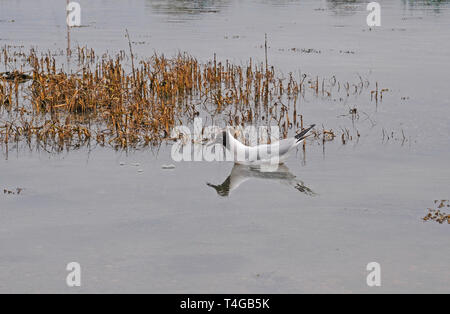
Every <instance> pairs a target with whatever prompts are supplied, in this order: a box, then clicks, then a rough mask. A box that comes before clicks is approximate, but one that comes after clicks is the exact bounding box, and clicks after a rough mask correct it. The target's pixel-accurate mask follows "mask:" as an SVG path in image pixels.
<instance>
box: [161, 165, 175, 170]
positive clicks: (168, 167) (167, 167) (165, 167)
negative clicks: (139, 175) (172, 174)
mask: <svg viewBox="0 0 450 314" xmlns="http://www.w3.org/2000/svg"><path fill="white" fill-rule="evenodd" d="M162 168H163V169H175V165H163V166H162Z"/></svg>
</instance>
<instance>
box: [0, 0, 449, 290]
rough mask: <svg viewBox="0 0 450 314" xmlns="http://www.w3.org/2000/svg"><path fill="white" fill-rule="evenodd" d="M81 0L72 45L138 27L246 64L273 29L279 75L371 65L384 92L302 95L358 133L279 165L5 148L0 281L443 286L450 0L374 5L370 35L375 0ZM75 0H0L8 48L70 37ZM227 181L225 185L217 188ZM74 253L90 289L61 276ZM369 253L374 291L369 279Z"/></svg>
mask: <svg viewBox="0 0 450 314" xmlns="http://www.w3.org/2000/svg"><path fill="white" fill-rule="evenodd" d="M79 2H80V4H81V7H82V24H83V27H81V28H76V29H73V30H72V33H71V39H72V46H76V45H78V44H79V45H88V46H89V47H92V48H94V49H95V50H97V52H107V51H108V52H110V53H115V52H118V51H119V50H121V49H124V50H125V49H127V45H128V43H127V41H126V38H125V36H124V34H125V29H128V31H129V33H130V35H131V37H132V40H133V42H134V44H133V49H134V50H135V51H136V53H137V54H138V55H139V56H141V57H145V56H150V55H151V54H153V53H154V52H158V53H165V54H167V55H174V54H176V53H177V52H178V51H187V52H189V53H190V54H192V55H194V56H196V57H198V58H199V59H200V60H202V61H207V60H209V59H211V58H212V56H213V55H214V53H216V54H217V57H218V58H219V59H222V60H225V59H228V60H231V61H233V62H235V63H238V64H245V63H246V62H247V60H248V59H249V58H250V57H252V58H253V59H254V60H257V61H263V60H264V49H262V48H261V45H264V34H265V33H267V34H268V38H269V61H270V63H271V64H272V65H274V66H276V68H277V69H278V70H279V73H284V74H285V75H286V76H287V74H288V73H289V72H293V73H297V72H298V71H301V72H302V73H309V74H311V75H318V76H324V77H328V78H329V77H331V76H333V75H336V76H337V77H338V78H339V79H340V80H343V81H345V80H349V81H352V82H358V81H359V78H358V75H361V76H362V77H363V78H364V79H367V80H368V81H370V82H371V86H370V88H369V90H370V89H371V88H374V86H373V84H374V82H378V84H379V86H380V87H381V88H388V89H389V92H387V93H386V94H385V95H384V97H383V101H382V102H379V103H378V104H376V103H375V102H374V101H371V99H370V93H368V92H365V93H363V94H361V95H359V96H353V95H352V96H350V97H349V98H348V99H345V100H343V101H333V100H330V99H328V100H326V99H323V98H321V97H319V98H316V97H309V98H306V99H305V100H304V101H303V102H302V103H301V104H300V107H301V113H302V114H303V115H304V116H305V119H306V122H307V123H316V124H317V125H319V126H321V125H323V126H325V127H326V128H327V129H330V128H331V129H334V130H340V129H341V128H348V129H350V130H351V131H352V132H353V133H352V134H354V133H355V132H356V130H358V132H359V133H360V134H361V137H360V138H359V140H356V139H353V140H352V141H349V142H348V143H347V144H346V145H342V143H341V141H340V140H339V139H337V140H335V141H334V142H329V143H327V144H326V145H325V147H323V146H322V145H321V143H317V142H310V143H308V145H307V149H306V156H305V155H304V154H303V152H302V151H298V153H297V154H293V155H292V156H291V158H290V160H289V161H288V162H287V163H286V168H281V169H280V172H279V173H277V174H275V175H267V174H261V173H259V172H255V171H250V170H248V169H245V168H242V167H233V164H231V163H226V162H224V163H208V162H185V163H176V164H175V165H176V168H175V169H173V170H164V169H162V165H165V164H170V163H174V162H173V161H172V160H171V157H170V146H166V145H163V146H162V147H160V149H159V150H156V149H155V150H150V149H149V150H145V151H139V152H129V153H125V152H115V151H113V150H111V149H108V148H93V149H92V150H91V151H88V150H87V149H83V150H79V151H73V152H69V153H61V154H57V155H53V154H48V153H46V152H42V151H41V152H37V151H32V152H30V151H28V150H26V149H17V150H15V149H14V148H11V147H10V148H9V151H8V153H7V154H6V151H5V148H4V147H3V148H2V161H0V189H1V190H3V189H10V190H13V189H15V188H17V187H20V188H23V189H24V190H23V191H22V192H21V194H20V195H5V194H1V196H0V243H1V252H0V292H190V293H202V292H224V293H226V292H249V293H250V292H274V293H276V292H289V293H296V292H447V293H448V292H450V270H449V263H450V250H449V249H448V248H449V247H450V228H449V225H448V224H442V225H440V224H437V223H435V222H426V223H425V222H423V221H422V219H421V218H422V217H423V216H425V215H426V214H427V208H428V207H432V206H433V205H434V204H433V201H434V200H435V199H448V198H449V197H450V192H449V183H450V168H449V166H448V161H449V160H450V145H449V144H450V124H449V121H448V117H449V116H450V93H449V89H448V73H449V71H450V62H449V61H450V42H449V41H448V38H449V37H450V2H448V1H440V2H438V1H380V3H381V8H382V21H381V23H382V26H381V27H380V28H377V29H372V30H369V28H368V27H367V25H366V22H365V21H366V16H367V12H366V11H365V6H366V3H367V2H364V1H349V2H346V1H269V0H266V1H234V0H230V1H225V0H224V1H174V0H171V1H142V0H141V1H138V0H134V1H117V0H116V1H79ZM64 4H65V1H51V0H40V1H33V2H31V1H20V0H15V1H12V0H0V45H12V46H24V49H28V48H30V47H37V48H38V49H40V50H43V51H45V50H48V49H50V50H55V49H65V47H66V45H67V42H66V37H65V36H66V27H65V15H64ZM36 12H39V14H36ZM292 48H295V49H292ZM302 49H304V52H302ZM306 51H308V52H306ZM1 70H2V71H3V68H1ZM350 108H358V112H360V117H359V119H356V120H355V121H352V119H350V117H349V116H348V115H347V114H348V111H349V109H350ZM383 130H384V131H385V133H386V134H387V133H389V134H392V132H393V133H394V137H393V138H390V139H389V140H387V139H386V138H384V139H383ZM403 135H404V136H403ZM136 164H138V165H136ZM228 177H229V180H228V181H229V182H230V183H231V186H229V190H230V191H229V193H228V196H227V197H223V196H220V195H219V193H217V192H216V190H215V189H214V188H212V187H211V186H208V185H207V183H210V184H212V185H221V184H222V183H225V185H222V187H224V186H227V180H226V179H227V178H228ZM241 181H242V184H240V185H239V184H237V183H239V182H241ZM299 185H300V188H299ZM305 188H306V189H307V190H308V189H310V190H312V191H314V192H315V193H316V194H317V195H316V196H311V195H309V194H310V193H304V191H305ZM219 192H221V194H224V193H223V190H219ZM71 261H77V262H79V263H80V264H81V267H82V287H81V288H68V287H67V286H66V283H65V278H66V275H67V273H68V272H66V271H65V267H66V265H67V263H69V262H71ZM372 261H376V262H378V263H380V264H381V269H382V287H379V288H369V287H368V286H367V285H366V275H367V274H368V272H367V271H366V265H367V263H369V262H372Z"/></svg>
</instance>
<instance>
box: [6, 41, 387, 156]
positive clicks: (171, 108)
mask: <svg viewBox="0 0 450 314" xmlns="http://www.w3.org/2000/svg"><path fill="white" fill-rule="evenodd" d="M63 55H64V53H62V52H53V53H52V52H47V53H42V54H39V53H38V52H37V51H35V50H33V49H32V50H30V51H29V52H23V51H22V50H21V49H19V50H17V49H12V48H11V47H4V48H3V50H2V52H1V57H0V62H1V64H2V65H3V66H4V67H5V69H7V70H8V71H5V72H4V73H1V76H0V142H1V143H2V145H6V146H8V144H11V143H19V142H25V143H27V144H28V145H29V146H30V147H32V146H33V145H36V146H37V147H39V148H44V149H45V150H47V151H61V150H63V149H71V148H77V147H81V146H83V145H90V144H99V145H110V146H112V147H115V148H118V149H119V148H139V147H145V146H149V145H150V146H151V145H158V144H160V143H161V142H162V141H165V140H174V138H172V137H171V130H172V129H173V128H174V126H177V125H182V124H189V123H190V122H192V120H193V119H194V118H196V117H202V118H203V120H204V121H206V123H209V124H216V125H223V126H224V125H232V126H246V125H254V126H260V125H266V126H268V125H278V126H279V127H280V134H281V135H282V137H287V136H288V133H289V132H294V131H295V130H296V129H298V128H302V127H303V120H304V119H303V116H302V115H301V114H300V108H299V107H300V105H299V104H300V102H301V100H302V99H304V98H305V96H306V95H312V96H313V97H322V98H328V99H333V98H334V99H339V98H340V99H342V98H343V97H344V98H345V97H348V96H350V95H359V94H361V93H363V92H364V91H365V92H367V93H368V95H367V96H370V98H371V99H373V100H375V101H376V102H378V101H380V100H381V98H382V93H383V92H385V91H386V90H384V89H379V88H378V83H377V84H376V89H375V90H374V91H373V90H372V91H371V90H369V89H368V88H369V85H370V83H369V82H368V81H367V80H364V79H363V78H362V77H359V80H358V82H356V83H350V82H340V81H339V80H338V79H337V78H336V77H335V76H333V77H331V78H328V79H326V78H319V77H317V76H315V77H312V76H309V75H307V74H302V73H289V74H288V75H287V76H284V75H281V74H277V72H276V70H275V69H274V67H272V66H269V64H268V62H267V57H266V61H265V62H260V63H256V62H254V61H253V60H252V59H250V60H249V61H248V62H247V64H246V65H236V64H232V63H230V62H229V61H228V60H225V61H219V60H217V59H216V57H215V56H214V58H213V59H212V60H210V61H208V62H205V63H200V62H199V61H198V60H197V59H196V58H194V57H193V56H190V55H189V54H187V53H180V54H178V55H176V56H175V57H172V58H167V57H165V56H164V55H158V54H155V55H153V56H152V57H150V58H147V59H141V60H137V59H136V57H135V56H134V55H133V52H132V49H131V45H130V52H129V53H125V52H124V51H120V52H119V53H118V54H117V55H115V56H110V55H106V54H105V55H102V56H97V55H96V53H95V52H94V51H93V50H92V49H88V48H86V47H78V48H77V49H76V50H74V52H73V53H72V59H74V60H75V63H76V64H75V66H74V67H75V68H76V69H75V70H64V63H63V62H60V61H58V60H59V59H62V58H61V57H62V56H63ZM130 63H131V64H130ZM66 66H67V64H66ZM350 114H351V115H352V116H353V118H354V117H355V116H356V114H357V111H356V109H353V111H351V112H350ZM291 130H292V131H291ZM359 136H360V135H359V132H357V134H355V135H351V134H350V132H349V130H347V129H342V130H341V132H340V133H339V134H337V132H335V131H332V130H326V129H325V128H323V130H322V131H316V132H315V138H316V139H320V140H321V141H323V143H325V142H326V141H330V140H333V139H334V138H340V139H341V140H342V142H343V144H345V143H346V142H347V141H349V140H351V139H352V138H357V137H359Z"/></svg>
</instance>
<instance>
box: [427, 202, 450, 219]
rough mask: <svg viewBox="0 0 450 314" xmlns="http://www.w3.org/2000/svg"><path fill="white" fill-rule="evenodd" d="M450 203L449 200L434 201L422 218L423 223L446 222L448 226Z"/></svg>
mask: <svg viewBox="0 0 450 314" xmlns="http://www.w3.org/2000/svg"><path fill="white" fill-rule="evenodd" d="M449 209H450V201H449V200H435V201H434V207H433V208H428V214H427V215H426V216H425V217H423V218H422V219H423V221H435V222H437V223H440V224H443V223H444V222H447V223H448V224H450V212H448V210H449Z"/></svg>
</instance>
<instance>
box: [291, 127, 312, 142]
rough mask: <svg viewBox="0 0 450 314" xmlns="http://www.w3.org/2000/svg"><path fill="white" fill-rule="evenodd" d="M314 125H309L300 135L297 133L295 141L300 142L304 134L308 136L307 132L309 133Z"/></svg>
mask: <svg viewBox="0 0 450 314" xmlns="http://www.w3.org/2000/svg"><path fill="white" fill-rule="evenodd" d="M315 126H316V125H315V124H311V126H310V127H309V128H307V129H304V130H303V131H301V132H300V133H298V134H297V135H296V136H295V138H296V139H297V141H301V140H303V139H304V138H305V137H306V134H308V132H309V131H311V129H312V128H314V127H315Z"/></svg>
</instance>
